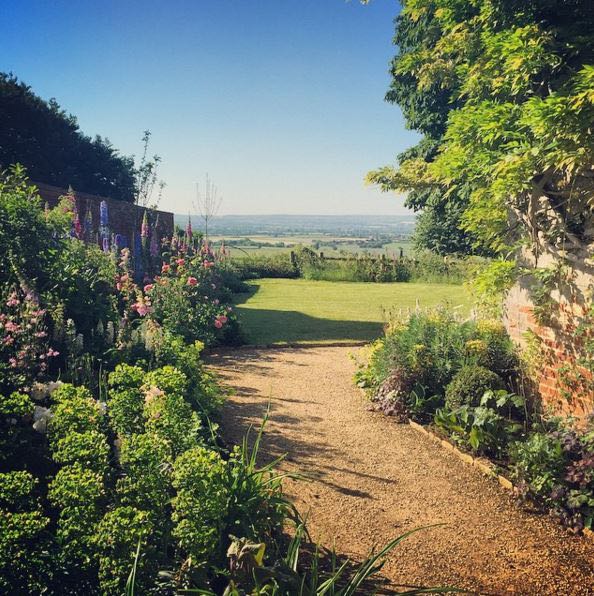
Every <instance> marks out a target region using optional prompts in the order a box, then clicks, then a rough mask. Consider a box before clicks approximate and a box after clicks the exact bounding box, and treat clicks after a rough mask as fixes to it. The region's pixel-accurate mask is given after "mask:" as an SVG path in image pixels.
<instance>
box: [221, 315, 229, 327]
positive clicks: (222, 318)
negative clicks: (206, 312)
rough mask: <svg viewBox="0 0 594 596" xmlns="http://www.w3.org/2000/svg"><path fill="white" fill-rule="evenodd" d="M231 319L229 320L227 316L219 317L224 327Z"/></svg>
mask: <svg viewBox="0 0 594 596" xmlns="http://www.w3.org/2000/svg"><path fill="white" fill-rule="evenodd" d="M228 320H229V319H227V317H226V316H225V315H221V316H220V317H219V321H221V323H223V325H224V324H225V323H226V322H227V321H228Z"/></svg>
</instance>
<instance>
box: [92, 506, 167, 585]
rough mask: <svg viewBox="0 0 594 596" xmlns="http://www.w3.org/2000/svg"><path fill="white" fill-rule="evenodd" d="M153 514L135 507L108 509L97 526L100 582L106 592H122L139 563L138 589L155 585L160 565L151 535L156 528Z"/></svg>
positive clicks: (137, 568)
mask: <svg viewBox="0 0 594 596" xmlns="http://www.w3.org/2000/svg"><path fill="white" fill-rule="evenodd" d="M153 529H154V527H153V525H152V524H151V522H150V515H149V513H147V512H146V511H141V510H138V509H135V508H134V507H128V506H126V507H117V508H116V509H113V510H112V511H108V512H107V513H106V514H105V516H104V517H103V519H102V520H101V522H100V523H99V525H98V527H97V536H96V539H95V542H96V545H97V549H98V552H99V555H98V557H99V585H100V586H101V591H102V593H103V594H123V593H124V592H125V587H126V580H127V578H128V575H129V574H130V570H131V569H132V565H133V564H134V560H135V557H136V552H137V549H138V552H139V553H141V556H139V559H138V562H137V566H136V589H140V590H147V588H153V587H154V583H155V575H156V571H157V565H156V563H157V562H156V560H155V555H154V548H153V547H152V546H151V544H150V541H149V538H150V536H151V534H152V532H153Z"/></svg>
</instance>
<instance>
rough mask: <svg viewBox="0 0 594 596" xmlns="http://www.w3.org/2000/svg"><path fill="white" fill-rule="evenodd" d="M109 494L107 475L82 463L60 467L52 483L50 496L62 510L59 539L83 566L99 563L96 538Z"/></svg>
mask: <svg viewBox="0 0 594 596" xmlns="http://www.w3.org/2000/svg"><path fill="white" fill-rule="evenodd" d="M105 497H106V492H105V486H104V478H103V475H102V474H101V473H97V472H93V471H92V470H88V469H85V468H84V467H83V466H82V464H80V463H78V462H77V463H75V464H72V465H69V466H66V467H64V468H62V469H61V470H59V471H58V473H57V474H56V476H55V478H54V479H53V480H52V482H51V483H50V485H49V490H48V499H49V500H50V502H51V503H52V505H54V507H56V508H58V509H59V511H60V513H59V517H58V528H57V531H56V538H57V540H58V542H59V543H60V545H61V547H62V551H63V553H64V555H65V556H66V558H67V559H70V560H74V561H76V562H77V564H79V565H81V566H82V567H91V566H93V565H94V564H95V549H94V537H95V533H96V530H97V524H98V523H99V521H100V520H101V514H102V508H101V504H102V501H103V500H104V499H105Z"/></svg>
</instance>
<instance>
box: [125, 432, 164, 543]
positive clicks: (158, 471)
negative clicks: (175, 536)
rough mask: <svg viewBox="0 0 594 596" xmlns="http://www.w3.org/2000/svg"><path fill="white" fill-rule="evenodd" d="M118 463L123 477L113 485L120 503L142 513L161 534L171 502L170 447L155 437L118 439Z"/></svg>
mask: <svg viewBox="0 0 594 596" xmlns="http://www.w3.org/2000/svg"><path fill="white" fill-rule="evenodd" d="M119 459H120V466H121V467H122V471H123V474H124V475H123V476H122V477H121V478H120V479H118V482H117V485H116V488H117V493H118V497H119V500H120V502H121V503H122V504H124V505H131V506H133V507H136V508H137V509H141V510H144V511H146V512H147V514H148V516H149V518H150V519H151V520H152V522H153V523H154V524H155V531H158V532H163V531H164V530H165V528H163V527H162V526H163V521H164V510H165V507H166V505H167V503H168V502H169V500H170V498H171V495H170V492H171V491H170V484H171V479H170V476H171V468H172V454H171V447H170V446H169V444H168V443H167V442H166V441H165V440H164V439H162V438H160V437H159V436H157V435H155V434H138V435H132V436H130V437H126V438H124V439H122V442H121V446H120V458H119Z"/></svg>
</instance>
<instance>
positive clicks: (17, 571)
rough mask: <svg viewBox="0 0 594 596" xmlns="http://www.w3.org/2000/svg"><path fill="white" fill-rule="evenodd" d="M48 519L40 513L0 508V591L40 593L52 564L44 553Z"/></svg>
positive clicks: (8, 592)
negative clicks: (16, 511)
mask: <svg viewBox="0 0 594 596" xmlns="http://www.w3.org/2000/svg"><path fill="white" fill-rule="evenodd" d="M49 523H50V520H49V518H47V517H45V516H44V515H43V513H42V512H41V511H40V510H34V511H22V512H18V513H15V512H11V511H6V510H5V509H4V508H0V591H1V592H2V593H4V594H11V593H15V594H18V593H27V594H36V593H41V592H42V591H43V589H44V587H45V586H46V585H47V580H48V576H49V575H50V573H51V565H50V562H49V561H48V559H47V555H45V554H44V550H46V549H47V541H46V531H47V527H48V526H49Z"/></svg>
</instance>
